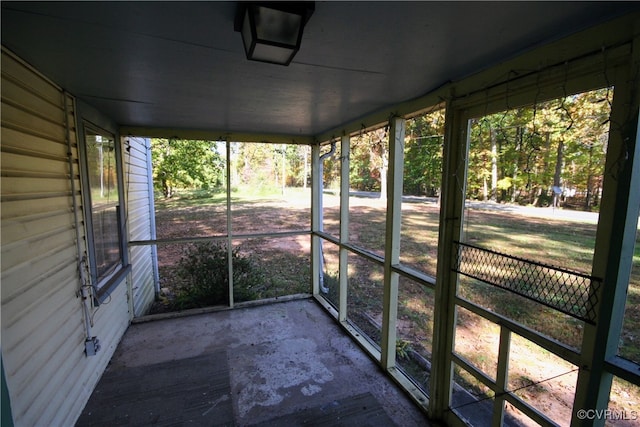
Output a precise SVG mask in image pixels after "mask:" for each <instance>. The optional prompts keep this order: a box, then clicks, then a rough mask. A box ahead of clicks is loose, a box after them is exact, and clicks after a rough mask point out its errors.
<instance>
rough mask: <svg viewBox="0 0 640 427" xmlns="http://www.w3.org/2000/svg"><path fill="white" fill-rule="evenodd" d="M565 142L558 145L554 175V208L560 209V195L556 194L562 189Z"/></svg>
mask: <svg viewBox="0 0 640 427" xmlns="http://www.w3.org/2000/svg"><path fill="white" fill-rule="evenodd" d="M563 150H564V141H562V140H560V142H559V143H558V151H557V154H556V170H555V173H554V174H553V187H554V188H553V206H554V207H556V208H557V207H558V205H559V197H560V195H559V194H558V193H557V192H556V190H557V189H559V188H560V176H561V175H562V162H563Z"/></svg>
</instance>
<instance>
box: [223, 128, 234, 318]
mask: <svg viewBox="0 0 640 427" xmlns="http://www.w3.org/2000/svg"><path fill="white" fill-rule="evenodd" d="M225 145H226V150H227V153H226V154H227V161H226V165H225V167H226V168H227V173H226V184H227V268H228V273H229V307H231V308H233V305H234V304H233V238H232V234H233V230H232V226H231V224H232V222H231V142H230V141H229V140H227V141H226V144H225Z"/></svg>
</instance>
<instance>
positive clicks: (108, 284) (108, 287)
mask: <svg viewBox="0 0 640 427" xmlns="http://www.w3.org/2000/svg"><path fill="white" fill-rule="evenodd" d="M130 272H131V264H127V265H126V266H124V267H123V268H121V269H120V270H118V271H117V272H115V273H114V274H113V276H111V277H110V278H109V279H108V280H106V281H105V282H103V283H102V286H100V289H99V290H98V291H97V292H96V295H95V304H96V305H100V304H102V303H103V302H104V301H105V300H106V299H107V298H109V296H110V295H111V293H113V291H114V290H115V289H116V288H117V287H118V285H119V284H120V283H122V282H123V281H124V279H125V278H126V277H127V275H128V274H129V273H130Z"/></svg>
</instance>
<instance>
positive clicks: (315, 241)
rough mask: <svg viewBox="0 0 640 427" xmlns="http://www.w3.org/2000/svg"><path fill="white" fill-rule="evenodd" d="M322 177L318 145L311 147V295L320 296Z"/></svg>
mask: <svg viewBox="0 0 640 427" xmlns="http://www.w3.org/2000/svg"><path fill="white" fill-rule="evenodd" d="M321 180H322V176H321V174H320V145H319V144H314V145H312V146H311V293H312V294H313V295H315V296H317V295H319V294H320V274H321V272H320V269H321V268H322V263H321V262H320V260H321V257H322V254H321V253H320V237H318V235H317V234H316V233H317V232H318V231H319V230H320V215H321V212H320V209H321V200H320V198H321V197H322V194H321V193H320V188H322V181H321Z"/></svg>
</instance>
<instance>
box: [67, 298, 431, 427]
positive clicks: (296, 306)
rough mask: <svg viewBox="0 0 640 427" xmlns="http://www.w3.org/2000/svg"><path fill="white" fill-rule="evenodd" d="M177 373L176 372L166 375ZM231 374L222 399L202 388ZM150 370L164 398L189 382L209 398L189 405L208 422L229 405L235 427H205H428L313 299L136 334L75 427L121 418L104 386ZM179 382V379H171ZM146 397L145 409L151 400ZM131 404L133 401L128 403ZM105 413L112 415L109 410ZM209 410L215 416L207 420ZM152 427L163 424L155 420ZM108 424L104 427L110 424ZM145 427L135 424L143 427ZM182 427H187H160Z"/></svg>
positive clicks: (173, 322) (154, 324)
mask: <svg viewBox="0 0 640 427" xmlns="http://www.w3.org/2000/svg"><path fill="white" fill-rule="evenodd" d="M207 356H210V357H211V358H214V357H217V358H218V359H217V360H219V363H213V364H211V363H210V364H211V365H212V366H210V367H209V369H210V370H212V372H213V374H210V373H207V374H206V375H205V374H204V372H205V369H207V367H206V366H205V359H206V357H207ZM203 358H204V359H203ZM220 358H222V360H221V359H220ZM166 362H170V363H169V364H167V363H166ZM181 362H182V363H181ZM199 363H202V370H199V369H200V368H199V365H198V364H199ZM173 364H175V369H166V366H169V367H172V366H173ZM227 365H228V368H226V369H227V371H226V372H228V374H226V375H224V376H225V377H228V380H227V385H226V386H225V385H224V384H222V385H218V386H216V387H218V389H217V390H218V391H217V393H218V396H217V397H215V398H214V397H213V392H212V391H211V390H209V389H206V390H204V389H202V388H201V385H198V384H196V382H201V383H207V382H208V381H209V378H212V377H216V376H217V375H218V374H216V372H218V371H220V370H221V369H222V370H224V369H223V367H224V366H227ZM152 366H154V367H156V368H157V367H164V368H163V370H161V371H158V372H162V374H158V375H164V376H167V378H166V379H164V380H163V381H164V386H160V385H158V386H154V387H155V389H156V390H158V392H159V393H162V392H163V393H165V394H166V393H167V390H171V389H172V387H173V386H172V382H173V381H174V380H175V381H183V382H184V381H187V380H188V381H190V383H189V384H188V385H187V387H186V388H187V389H191V390H197V392H198V393H200V394H201V395H202V396H205V395H207V393H210V392H211V393H212V394H211V396H207V399H210V400H208V401H206V402H204V401H203V402H200V403H192V404H191V406H192V407H193V406H194V405H195V406H197V405H201V406H200V409H199V410H200V412H201V413H203V414H204V413H209V412H210V411H211V410H212V408H214V407H215V406H216V404H217V403H219V402H225V404H228V405H230V406H229V414H231V411H232V412H233V414H232V415H229V417H231V416H232V418H233V420H232V421H224V420H223V419H222V418H218V421H219V422H218V423H217V424H216V423H212V422H211V421H207V422H201V423H200V425H237V426H248V425H254V424H263V425H287V426H288V427H293V426H294V425H300V424H303V423H304V424H308V425H334V426H335V425H347V424H346V423H341V422H339V421H340V420H339V419H341V418H343V417H344V416H345V411H346V412H349V413H355V412H358V411H360V412H361V413H360V414H355V416H359V417H360V418H353V419H352V420H351V421H349V422H350V423H351V425H354V424H353V423H358V424H359V425H371V426H374V425H375V426H385V425H389V424H392V425H393V424H395V425H397V426H402V427H412V426H428V425H430V424H429V422H428V420H427V418H426V416H425V414H424V413H423V412H422V411H421V410H419V409H418V407H417V406H416V405H414V404H413V402H411V401H410V400H409V398H408V397H407V396H406V395H405V394H404V392H403V391H401V390H400V389H399V388H398V387H397V386H396V385H395V383H393V381H392V380H391V379H390V378H388V377H387V376H386V375H385V374H384V373H383V372H382V371H381V370H380V369H379V367H378V366H377V365H376V364H375V363H374V362H373V361H372V360H371V359H370V358H369V357H368V356H367V355H366V354H365V353H364V352H363V351H362V350H361V349H360V347H358V345H356V344H355V343H354V342H353V341H352V340H351V338H349V337H348V336H347V335H345V333H344V332H343V331H342V329H341V328H340V327H339V326H338V325H337V324H336V322H335V321H334V319H332V318H331V317H330V315H329V314H328V313H326V311H325V310H324V309H323V308H321V307H320V305H319V304H318V303H316V302H315V300H313V299H299V300H293V301H287V302H278V303H273V304H268V305H260V306H255V307H246V308H241V309H235V310H225V311H218V312H213V313H207V314H199V315H194V316H187V317H178V318H171V319H164V320H155V321H151V322H144V323H136V324H133V325H131V326H130V328H129V329H128V330H127V332H126V334H125V336H124V338H123V340H122V342H121V343H120V345H119V346H118V348H117V350H116V352H115V354H114V356H113V359H112V361H111V363H110V365H109V367H108V369H107V371H106V372H105V374H104V375H103V378H102V379H101V381H100V383H99V384H98V387H97V389H96V392H94V395H92V398H91V400H90V402H89V404H87V408H85V413H84V414H83V416H82V417H81V418H80V421H79V423H78V425H102V424H101V421H100V419H99V418H100V417H104V416H106V415H102V416H101V415H99V413H98V412H97V411H96V410H95V409H96V408H100V407H102V408H104V409H108V410H109V411H117V410H118V408H117V407H116V404H115V403H113V402H114V400H113V399H114V398H113V397H112V398H111V400H109V397H107V396H105V394H109V393H112V394H118V393H122V391H120V392H119V391H118V390H112V391H111V392H108V391H105V390H106V389H107V388H108V387H107V386H104V385H103V386H101V384H102V383H103V382H106V381H108V378H109V377H111V378H114V377H113V376H114V375H116V376H117V375H118V374H119V373H120V374H123V373H124V374H123V375H126V376H127V377H129V378H133V377H132V375H133V372H144V367H152ZM181 369H182V370H181ZM185 369H186V370H185ZM127 370H128V371H127ZM216 370H217V371H216ZM214 371H215V372H214ZM194 372H195V374H194ZM198 372H202V373H203V374H202V375H201V377H200V378H197V377H198V374H197V373H198ZM194 375H195V377H196V378H195V379H194V378H192V377H194ZM156 376H157V375H156ZM175 376H180V378H173V377H175ZM135 381H145V380H143V379H140V380H134V382H135ZM209 382H211V381H209ZM105 387H106V388H105ZM225 387H226V388H225ZM145 394H146V396H147V397H146V398H147V400H148V397H149V391H146V392H145ZM227 394H228V395H227ZM170 398H171V396H169V397H168V398H167V397H166V396H164V397H163V396H160V397H158V400H157V404H159V405H163V404H164V405H170V403H168V402H169V399H170ZM105 399H107V400H105ZM126 400H127V401H132V400H133V398H132V397H131V396H130V395H129V396H128V397H127V399H126ZM200 400H202V399H200ZM205 400H206V399H205ZM105 402H110V403H109V404H106V403H105ZM163 402H165V403H163ZM345 402H351V405H352V407H350V408H347V407H346V406H345V409H344V411H342V412H340V410H341V405H342V403H345ZM345 404H346V403H345ZM377 404H379V406H378V405H377ZM109 405H112V406H111V407H109V408H106V406H109ZM203 405H208V406H209V407H210V408H209V409H206V410H202V408H204V406H203ZM358 405H359V406H358ZM91 408H93V409H91ZM137 408H138V410H137V412H140V411H144V410H145V409H143V407H142V406H140V405H138V406H137ZM332 408H333V409H332ZM353 408H356V409H353ZM92 410H93V411H94V412H93V413H91V411H92ZM120 410H122V411H125V409H120ZM171 410H172V411H179V409H171ZM361 410H364V412H362V411H361ZM305 411H306V412H305ZM326 411H329V412H326ZM331 411H334V412H331ZM335 411H337V412H335ZM367 411H368V412H367ZM105 414H106V413H105ZM300 414H305V415H304V416H305V417H307V418H304V417H303V416H302V415H300ZM323 414H324V415H323ZM332 414H333V415H332ZM127 417H129V414H124V415H123V416H121V417H120V418H119V420H120V421H122V420H125V421H122V423H121V424H123V425H133V424H136V422H134V421H132V420H134V418H131V417H129V418H127ZM220 417H224V416H223V415H220ZM296 417H297V418H296ZM323 417H324V418H323ZM127 420H128V421H127ZM154 420H155V421H159V416H156V418H154ZM354 420H360V421H354ZM104 421H105V424H106V421H107V420H106V419H105V420H104ZM160 421H161V420H160ZM194 421H195V423H194ZM343 421H346V420H343ZM143 423H144V422H142V421H140V419H139V418H138V422H137V424H143ZM159 424H162V423H159ZM178 424H180V425H181V424H186V422H184V420H182V421H181V422H180V423H177V424H176V423H173V424H172V423H165V424H164V425H178ZM189 425H198V422H197V420H193V419H189Z"/></svg>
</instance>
